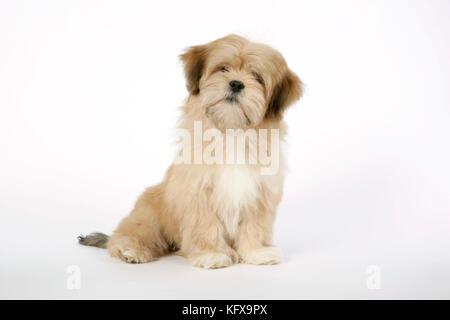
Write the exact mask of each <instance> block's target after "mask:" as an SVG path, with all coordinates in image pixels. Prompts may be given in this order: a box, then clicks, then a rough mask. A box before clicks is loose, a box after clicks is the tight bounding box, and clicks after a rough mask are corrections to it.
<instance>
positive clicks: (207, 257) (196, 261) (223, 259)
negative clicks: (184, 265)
mask: <svg viewBox="0 0 450 320" xmlns="http://www.w3.org/2000/svg"><path fill="white" fill-rule="evenodd" d="M188 260H189V262H190V264H191V265H193V266H194V267H199V268H205V269H218V268H225V267H229V266H231V265H232V264H233V260H232V259H231V258H230V257H229V256H228V255H226V254H225V253H219V252H207V253H202V254H199V255H195V256H193V257H190V258H189V259H188Z"/></svg>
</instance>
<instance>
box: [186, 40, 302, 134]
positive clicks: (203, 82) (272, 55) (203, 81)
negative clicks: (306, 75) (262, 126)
mask: <svg viewBox="0 0 450 320" xmlns="http://www.w3.org/2000/svg"><path fill="white" fill-rule="evenodd" d="M181 59H182V61H183V63H184V71H185V74H186V81H187V84H186V86H187V89H188V91H189V93H190V94H191V95H194V96H197V97H198V101H199V107H200V108H201V109H202V110H203V112H204V113H205V115H206V116H207V117H208V118H209V119H211V121H212V122H213V123H214V124H215V126H216V127H217V128H219V129H228V128H230V129H236V128H243V129H245V128H249V127H254V126H257V125H258V124H259V123H260V122H261V121H263V120H264V119H275V120H280V119H281V118H282V115H283V112H284V110H285V109H286V108H287V107H288V106H289V105H291V104H292V103H293V102H295V101H296V100H297V99H299V98H300V96H301V94H302V84H301V81H300V79H299V78H298V77H297V75H296V74H295V73H293V72H292V71H291V70H290V69H289V68H288V66H287V64H286V61H285V60H284V58H283V56H282V55H281V54H280V53H279V52H278V51H276V50H274V49H272V48H270V47H268V46H266V45H262V44H257V43H253V42H250V41H248V40H246V39H244V38H242V37H240V36H237V35H230V36H227V37H224V38H221V39H218V40H216V41H213V42H210V43H208V44H205V45H200V46H194V47H191V48H189V49H188V50H187V51H186V52H185V53H184V54H182V55H181Z"/></svg>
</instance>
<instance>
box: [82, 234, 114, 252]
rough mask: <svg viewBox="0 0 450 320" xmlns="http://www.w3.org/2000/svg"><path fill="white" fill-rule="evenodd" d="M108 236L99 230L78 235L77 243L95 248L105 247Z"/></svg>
mask: <svg viewBox="0 0 450 320" xmlns="http://www.w3.org/2000/svg"><path fill="white" fill-rule="evenodd" d="M108 239H109V236H108V235H106V234H104V233H101V232H93V233H91V234H88V235H87V236H83V235H80V236H78V243H79V244H82V245H83V246H91V247H97V248H103V249H105V248H106V243H107V242H108Z"/></svg>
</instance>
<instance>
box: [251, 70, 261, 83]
mask: <svg viewBox="0 0 450 320" xmlns="http://www.w3.org/2000/svg"><path fill="white" fill-rule="evenodd" d="M252 75H253V77H254V78H255V80H256V81H258V82H259V83H260V84H264V80H263V78H262V77H261V75H260V74H259V73H258V72H252Z"/></svg>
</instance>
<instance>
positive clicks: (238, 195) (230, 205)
mask: <svg viewBox="0 0 450 320" xmlns="http://www.w3.org/2000/svg"><path fill="white" fill-rule="evenodd" d="M264 182H265V181H264V176H261V175H260V174H259V172H258V171H257V170H255V169H254V168H251V167H248V166H245V165H240V166H238V165H230V166H223V167H221V168H220V169H218V172H217V174H216V178H215V181H214V197H215V200H216V201H217V203H219V207H218V208H217V214H218V216H219V219H220V220H221V221H222V223H223V226H224V228H225V230H226V232H227V233H228V235H229V236H230V237H231V238H233V237H234V235H235V234H236V231H237V228H238V224H239V218H240V213H241V209H242V208H244V207H246V206H248V205H252V204H253V203H254V202H255V201H256V199H257V197H258V195H259V193H260V192H261V187H262V186H261V184H263V183H264Z"/></svg>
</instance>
